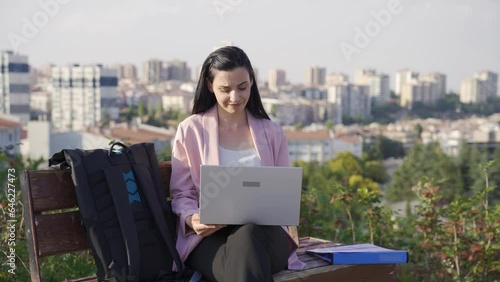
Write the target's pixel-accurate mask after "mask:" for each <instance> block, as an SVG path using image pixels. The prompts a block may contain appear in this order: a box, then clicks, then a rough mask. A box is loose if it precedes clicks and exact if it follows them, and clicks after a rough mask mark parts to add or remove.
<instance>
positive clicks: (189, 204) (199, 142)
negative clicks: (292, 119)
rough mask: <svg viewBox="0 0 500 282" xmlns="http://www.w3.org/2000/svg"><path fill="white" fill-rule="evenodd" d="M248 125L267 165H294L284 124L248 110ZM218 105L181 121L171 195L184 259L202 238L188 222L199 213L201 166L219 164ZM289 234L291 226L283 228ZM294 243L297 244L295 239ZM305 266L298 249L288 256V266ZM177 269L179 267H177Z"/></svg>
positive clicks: (178, 238)
mask: <svg viewBox="0 0 500 282" xmlns="http://www.w3.org/2000/svg"><path fill="white" fill-rule="evenodd" d="M247 118H248V125H249V127H250V133H251V135H252V138H253V141H254V144H255V145H256V147H257V154H258V155H259V157H260V159H261V164H262V165H263V166H290V161H289V156H288V145H287V141H286V138H285V135H284V134H283V130H282V128H281V127H280V126H278V125H276V124H274V123H273V122H271V121H270V120H268V119H258V118H255V117H253V116H252V114H250V113H248V112H247ZM218 126H219V123H218V115H217V107H216V106H214V107H212V108H211V109H209V110H208V111H207V112H205V113H202V114H196V115H192V116H190V117H188V118H186V119H185V120H184V121H183V122H181V123H180V124H179V127H178V129H177V132H176V135H175V139H174V143H173V144H172V146H173V148H172V149H173V151H172V177H171V179H170V195H171V196H172V210H173V211H174V213H175V214H177V216H179V220H180V221H179V228H178V230H177V250H178V251H179V255H180V257H181V259H182V260H183V261H185V260H186V259H187V257H188V256H189V254H190V253H191V251H193V249H194V248H195V247H196V246H197V245H198V244H199V243H200V241H201V240H202V237H201V236H198V235H197V234H196V233H195V232H194V231H193V230H191V229H190V228H189V227H188V226H187V225H186V224H185V222H186V221H185V220H186V217H188V216H190V215H192V214H194V213H198V212H199V205H198V199H199V193H200V187H199V184H200V165H201V164H213V165H218V164H219V150H218V144H219V134H218V132H219V130H218ZM283 229H284V230H285V231H286V232H287V234H288V229H287V228H286V227H283ZM290 240H291V242H293V244H294V246H295V247H297V245H296V244H295V242H294V241H293V239H292V238H291V237H290ZM304 267H305V264H304V263H303V262H301V261H300V260H299V259H298V257H297V254H296V253H295V251H294V252H293V253H292V254H291V255H290V257H289V259H288V268H289V269H293V270H300V269H303V268H304ZM174 269H175V266H174Z"/></svg>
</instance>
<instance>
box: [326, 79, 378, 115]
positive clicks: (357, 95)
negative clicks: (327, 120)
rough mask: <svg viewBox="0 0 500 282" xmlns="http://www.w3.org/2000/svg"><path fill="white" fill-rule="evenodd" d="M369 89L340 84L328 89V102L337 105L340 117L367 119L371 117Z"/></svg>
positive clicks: (364, 86)
mask: <svg viewBox="0 0 500 282" xmlns="http://www.w3.org/2000/svg"><path fill="white" fill-rule="evenodd" d="M369 93H370V87H369V86H367V85H358V84H349V83H342V84H336V85H332V86H330V87H328V102H330V103H334V104H336V105H338V107H339V109H340V112H341V115H342V116H344V115H346V116H350V117H353V118H363V119H366V118H369V117H370V115H371V99H370V94H369Z"/></svg>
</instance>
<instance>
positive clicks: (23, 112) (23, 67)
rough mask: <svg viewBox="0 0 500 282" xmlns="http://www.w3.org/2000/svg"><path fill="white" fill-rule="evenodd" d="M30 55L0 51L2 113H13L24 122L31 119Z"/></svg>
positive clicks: (0, 111) (0, 107)
mask: <svg viewBox="0 0 500 282" xmlns="http://www.w3.org/2000/svg"><path fill="white" fill-rule="evenodd" d="M29 71H30V67H29V64H28V57H27V56H24V55H20V54H17V53H14V52H12V51H0V114H4V115H13V116H16V117H18V118H19V121H20V122H21V123H22V124H26V123H27V122H28V121H29V120H30V75H29Z"/></svg>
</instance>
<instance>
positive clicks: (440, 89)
mask: <svg viewBox="0 0 500 282" xmlns="http://www.w3.org/2000/svg"><path fill="white" fill-rule="evenodd" d="M420 81H427V82H431V83H434V84H436V86H435V87H436V92H435V95H434V96H433V97H432V101H435V100H438V99H439V98H441V97H443V96H444V95H446V75H445V74H442V73H439V72H431V73H428V74H425V75H422V76H420Z"/></svg>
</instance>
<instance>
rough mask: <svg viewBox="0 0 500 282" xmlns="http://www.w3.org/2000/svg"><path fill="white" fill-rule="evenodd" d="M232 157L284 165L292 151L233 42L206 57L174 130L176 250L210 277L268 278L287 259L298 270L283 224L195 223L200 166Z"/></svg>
mask: <svg viewBox="0 0 500 282" xmlns="http://www.w3.org/2000/svg"><path fill="white" fill-rule="evenodd" d="M234 163H237V164H239V165H247V166H259V165H262V166H289V158H288V147H287V142H286V139H285V137H284V134H283V130H282V129H281V127H279V126H278V125H276V124H274V123H272V122H271V121H270V119H269V116H268V115H267V113H266V112H265V110H264V107H263V106H262V102H261V100H260V94H259V90H258V89H257V83H256V81H255V75H254V71H253V68H252V65H251V63H250V60H249V59H248V57H247V55H246V54H245V53H244V52H243V50H241V49H240V48H238V47H233V46H230V47H223V48H220V49H218V50H216V51H214V52H212V53H211V54H210V55H209V56H208V58H207V59H206V60H205V62H204V63H203V66H202V70H201V74H200V79H199V81H198V85H197V88H196V94H195V97H194V105H193V111H192V115H191V116H190V117H188V118H187V119H186V120H184V121H183V122H181V124H180V125H179V127H178V130H177V133H176V136H175V141H174V144H173V152H172V177H171V181H170V189H171V191H170V193H171V195H172V209H173V211H174V212H175V213H176V214H177V215H178V216H179V219H180V221H179V228H178V238H177V249H178V251H179V254H180V256H181V258H182V260H183V261H185V262H186V264H187V265H188V266H189V267H190V268H192V269H195V270H198V271H200V272H201V273H202V274H203V276H204V277H205V278H206V279H208V280H210V281H272V274H274V273H276V272H279V271H281V270H283V269H285V268H286V267H287V266H288V268H289V269H302V268H303V267H304V264H303V263H302V262H301V261H299V260H298V258H297V256H296V254H295V249H296V248H297V245H296V244H295V242H294V241H293V240H292V239H291V237H290V235H288V232H287V231H286V228H284V227H279V226H258V225H254V224H247V225H243V226H240V225H238V226H235V225H231V226H225V225H205V224H200V221H199V214H198V211H199V203H198V199H199V192H200V189H199V183H200V165H201V164H213V165H229V164H234ZM207 262H211V263H207Z"/></svg>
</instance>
